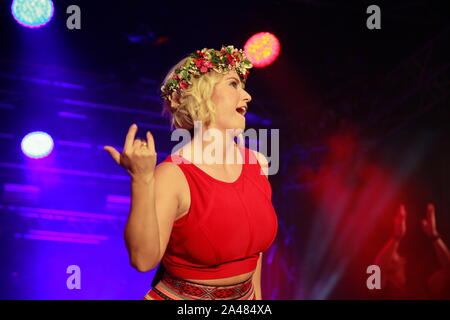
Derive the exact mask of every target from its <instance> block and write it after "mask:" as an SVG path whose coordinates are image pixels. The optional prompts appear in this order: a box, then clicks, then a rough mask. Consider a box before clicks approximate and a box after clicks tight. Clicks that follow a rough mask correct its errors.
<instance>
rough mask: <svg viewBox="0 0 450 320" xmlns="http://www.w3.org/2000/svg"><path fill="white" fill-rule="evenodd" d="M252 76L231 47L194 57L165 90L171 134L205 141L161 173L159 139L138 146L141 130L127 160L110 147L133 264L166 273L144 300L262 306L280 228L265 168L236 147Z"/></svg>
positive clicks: (175, 71) (130, 139) (170, 160)
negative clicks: (124, 191)
mask: <svg viewBox="0 0 450 320" xmlns="http://www.w3.org/2000/svg"><path fill="white" fill-rule="evenodd" d="M251 67H252V65H251V63H250V61H249V60H247V59H246V57H245V55H244V53H243V51H242V50H238V49H235V48H234V47H233V46H227V47H222V49H221V50H220V51H219V50H214V49H206V48H205V49H203V50H201V51H200V50H197V51H196V52H195V53H192V54H191V55H189V56H188V57H186V58H184V59H183V60H181V61H180V62H179V63H178V64H177V65H175V66H174V67H173V68H172V69H171V71H169V73H168V75H167V76H166V78H165V80H164V85H163V86H162V87H161V90H162V97H163V99H164V101H165V102H164V111H165V112H168V113H169V114H170V115H171V118H172V119H171V123H172V126H175V127H176V128H179V129H186V130H191V132H192V129H193V128H194V125H195V121H199V122H197V123H199V124H201V125H202V131H203V132H205V134H199V133H198V132H194V137H193V138H192V140H191V141H190V142H188V143H186V144H185V145H184V146H183V147H182V148H180V149H179V150H178V151H176V152H173V153H172V154H171V155H170V156H168V157H167V158H166V159H165V160H164V161H163V162H162V163H160V164H159V165H158V166H156V168H155V164H156V152H155V146H154V140H153V136H152V135H151V133H150V132H147V136H146V137H147V141H146V142H145V141H141V140H140V139H135V134H136V132H137V126H136V125H134V124H133V125H132V126H131V127H130V129H129V131H128V134H127V136H126V141H125V146H124V150H123V152H122V154H120V153H119V152H117V151H116V150H115V149H114V148H113V147H110V146H105V150H107V151H108V152H109V153H110V154H111V156H112V157H113V159H114V160H115V161H116V163H118V164H119V165H121V166H122V167H124V168H125V169H127V171H128V172H129V174H130V175H131V177H132V179H131V189H132V190H131V209H130V215H129V218H128V221H127V225H126V228H125V242H126V245H127V250H128V252H129V256H130V263H131V265H132V266H133V267H135V268H136V269H137V270H139V271H141V272H146V271H149V270H151V269H153V268H155V267H156V266H157V265H158V264H159V263H160V262H161V265H160V267H161V266H162V267H163V269H162V270H163V275H162V277H161V279H158V280H159V281H157V283H154V285H153V288H152V290H150V291H149V292H148V293H147V294H146V295H145V297H144V299H149V300H155V299H156V300H167V299H175V300H183V299H219V300H220V299H227V300H230V299H238V300H251V299H262V297H261V283H260V281H261V262H262V253H263V252H264V251H265V250H267V249H268V248H269V247H270V245H271V243H272V242H273V240H274V238H275V236H276V232H277V227H278V224H277V218H276V214H275V211H274V209H273V206H272V203H271V196H272V193H271V187H270V183H269V181H268V178H267V176H266V174H267V160H266V159H265V157H264V156H263V155H262V154H260V153H258V152H256V151H252V150H250V149H247V148H245V147H243V146H242V145H241V144H239V145H237V144H236V143H235V142H234V138H235V136H236V135H238V134H239V132H242V131H243V130H244V129H245V117H244V116H245V113H246V111H247V108H248V102H250V100H251V96H250V95H249V94H248V93H247V92H246V91H245V89H244V83H245V81H246V78H247V75H248V73H249V71H248V69H250V68H251ZM212 137H214V139H211V138H212ZM211 140H212V141H211ZM211 147H212V148H211ZM206 150H209V151H211V150H213V151H212V152H210V153H209V154H208V152H205V151H206ZM198 155H200V157H198ZM230 159H232V161H229V160H230ZM211 160H214V161H211ZM158 271H161V269H158ZM159 273H160V272H158V273H157V274H159Z"/></svg>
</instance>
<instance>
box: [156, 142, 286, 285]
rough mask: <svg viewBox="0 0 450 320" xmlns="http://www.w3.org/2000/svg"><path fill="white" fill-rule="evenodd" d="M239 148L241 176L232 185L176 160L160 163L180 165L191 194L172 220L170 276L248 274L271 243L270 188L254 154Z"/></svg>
mask: <svg viewBox="0 0 450 320" xmlns="http://www.w3.org/2000/svg"><path fill="white" fill-rule="evenodd" d="M242 149H243V150H245V157H244V164H243V165H242V171H241V174H240V176H239V178H238V179H237V180H236V181H234V182H231V183H230V182H225V181H221V180H217V179H215V178H213V177H211V176H210V175H208V174H207V173H206V172H205V171H203V170H202V169H200V168H199V167H197V166H196V165H194V164H192V163H191V162H189V161H188V160H186V159H185V158H183V157H181V156H179V155H171V156H170V155H169V156H168V157H167V158H166V159H165V160H164V162H165V161H171V162H174V163H176V164H178V166H179V167H180V168H181V170H182V171H183V173H184V175H185V177H186V179H187V182H188V184H189V190H190V194H191V206H190V208H189V211H188V213H187V214H185V215H184V216H182V217H181V218H179V219H177V220H175V222H174V224H173V228H172V233H171V235H170V239H169V243H168V245H167V249H166V251H165V253H164V256H163V258H162V263H163V265H164V267H165V268H166V270H167V271H168V272H169V273H171V274H173V275H174V276H177V277H180V278H184V279H202V280H206V279H220V278H227V277H231V276H235V275H239V274H243V273H247V272H251V271H253V270H255V268H256V264H257V262H258V258H259V252H263V251H265V250H267V249H268V248H269V247H270V245H271V244H272V242H273V241H274V239H275V236H276V234H277V229H278V221H277V216H276V213H275V210H274V208H273V206H272V188H271V186H270V183H269V180H268V179H267V177H266V176H265V175H264V174H263V173H262V172H261V167H260V165H259V164H258V161H257V160H256V157H255V155H254V153H253V152H249V151H250V149H247V148H242ZM241 154H242V150H241ZM180 162H181V163H180Z"/></svg>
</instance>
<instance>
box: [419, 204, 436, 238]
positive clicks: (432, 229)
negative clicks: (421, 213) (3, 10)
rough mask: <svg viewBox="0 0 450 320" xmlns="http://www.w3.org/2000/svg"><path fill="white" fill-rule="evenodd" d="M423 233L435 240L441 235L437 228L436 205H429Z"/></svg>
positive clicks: (423, 221) (423, 224)
mask: <svg viewBox="0 0 450 320" xmlns="http://www.w3.org/2000/svg"><path fill="white" fill-rule="evenodd" d="M422 229H423V232H425V234H426V235H427V236H429V237H430V238H435V237H437V236H438V235H439V233H438V231H437V228H436V215H435V211H434V205H433V204H432V203H429V204H428V205H427V214H426V218H425V219H423V220H422Z"/></svg>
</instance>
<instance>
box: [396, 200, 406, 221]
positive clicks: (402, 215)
mask: <svg viewBox="0 0 450 320" xmlns="http://www.w3.org/2000/svg"><path fill="white" fill-rule="evenodd" d="M398 215H399V217H400V218H401V219H404V218H405V217H406V209H405V205H404V204H403V203H402V204H401V205H400V207H399V209H398Z"/></svg>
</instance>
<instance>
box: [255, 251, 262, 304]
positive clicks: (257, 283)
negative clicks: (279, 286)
mask: <svg viewBox="0 0 450 320" xmlns="http://www.w3.org/2000/svg"><path fill="white" fill-rule="evenodd" d="M262 255H263V253H262V252H260V253H259V258H258V263H257V265H256V270H255V273H254V274H253V276H252V281H253V285H254V287H255V295H256V300H262V294H261V267H262Z"/></svg>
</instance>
